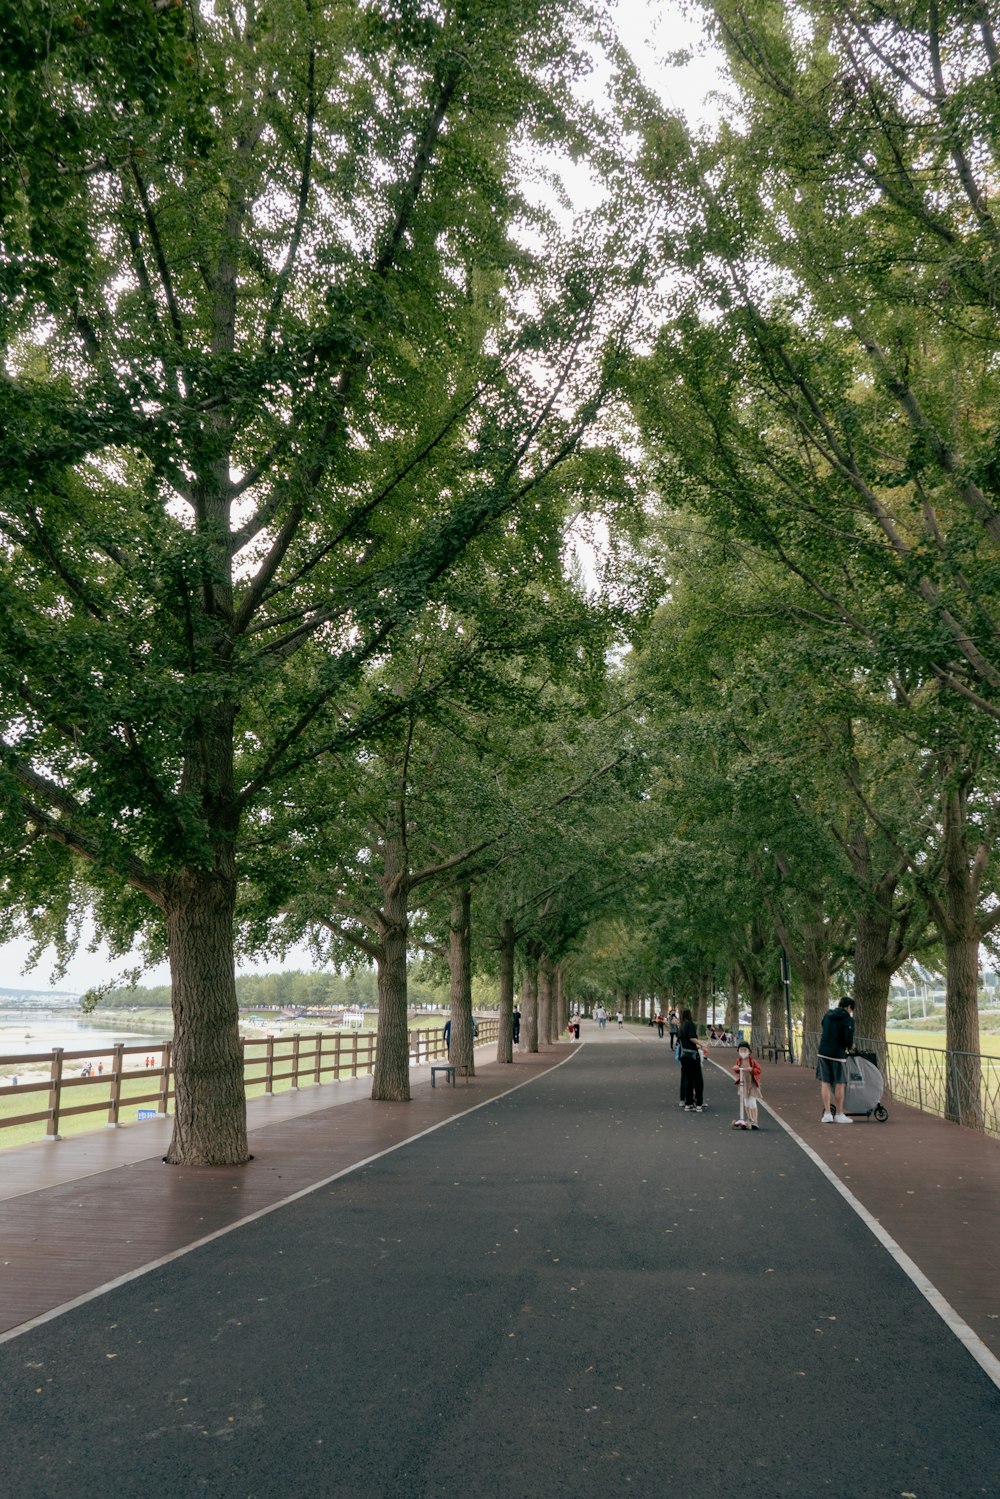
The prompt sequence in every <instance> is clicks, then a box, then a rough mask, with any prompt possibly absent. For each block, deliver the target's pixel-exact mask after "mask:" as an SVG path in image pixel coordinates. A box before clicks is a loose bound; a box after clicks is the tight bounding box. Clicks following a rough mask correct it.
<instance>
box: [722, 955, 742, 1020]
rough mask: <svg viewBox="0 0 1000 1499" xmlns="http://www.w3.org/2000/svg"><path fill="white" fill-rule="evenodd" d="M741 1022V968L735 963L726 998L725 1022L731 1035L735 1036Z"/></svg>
mask: <svg viewBox="0 0 1000 1499" xmlns="http://www.w3.org/2000/svg"><path fill="white" fill-rule="evenodd" d="M739 1023H740V970H739V969H738V968H737V966H736V964H735V963H734V964H733V965H732V967H731V968H730V970H729V992H728V996H727V998H726V1018H725V1021H724V1022H723V1024H724V1025H725V1027H726V1030H727V1031H728V1032H729V1033H730V1035H732V1036H735V1035H736V1030H737V1027H738V1026H739Z"/></svg>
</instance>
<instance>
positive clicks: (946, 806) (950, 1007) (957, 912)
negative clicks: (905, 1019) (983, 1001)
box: [940, 783, 985, 1129]
mask: <svg viewBox="0 0 1000 1499" xmlns="http://www.w3.org/2000/svg"><path fill="white" fill-rule="evenodd" d="M966 795H967V787H966V786H965V784H964V783H960V784H959V785H957V786H954V787H950V788H949V789H948V790H947V791H946V792H945V795H944V798H943V810H944V819H943V821H944V840H943V847H944V879H945V902H944V905H945V910H944V915H945V920H943V921H941V922H940V926H941V936H942V938H943V941H944V951H945V962H946V965H947V968H946V974H947V977H946V980H945V1006H946V1022H945V1024H946V1029H947V1037H946V1042H947V1058H948V1061H947V1067H948V1075H947V1086H946V1105H945V1113H946V1116H947V1117H948V1118H949V1119H954V1120H955V1122H956V1123H958V1124H964V1125H966V1126H968V1127H969V1128H970V1129H982V1128H983V1100H982V1063H981V1060H980V1050H981V1043H980V1039H979V943H980V928H979V919H978V913H977V905H978V898H979V884H980V879H981V869H982V867H984V865H985V859H984V858H983V857H982V855H983V851H982V849H980V850H979V852H978V853H977V855H976V857H975V858H974V859H971V860H970V857H969V851H968V846H967V842H966V837H967V832H968V808H967V801H966Z"/></svg>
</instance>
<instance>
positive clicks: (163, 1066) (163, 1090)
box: [156, 1041, 171, 1118]
mask: <svg viewBox="0 0 1000 1499" xmlns="http://www.w3.org/2000/svg"><path fill="white" fill-rule="evenodd" d="M170 1045H171V1043H170V1042H169V1041H165V1042H164V1043H163V1047H162V1055H161V1059H160V1096H159V1098H158V1099H157V1100H156V1112H157V1113H158V1114H159V1115H160V1117H161V1118H166V1114H167V1109H168V1107H169V1104H170Z"/></svg>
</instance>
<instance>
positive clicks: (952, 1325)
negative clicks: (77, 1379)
mask: <svg viewBox="0 0 1000 1499" xmlns="http://www.w3.org/2000/svg"><path fill="white" fill-rule="evenodd" d="M709 1060H710V1061H711V1062H712V1065H713V1066H714V1067H718V1069H719V1071H720V1072H723V1073H725V1075H726V1076H727V1077H728V1076H729V1073H728V1069H727V1068H725V1067H723V1066H722V1064H721V1063H720V1062H716V1061H715V1060H714V1059H713V1058H709ZM760 1101H761V1104H762V1105H763V1107H764V1109H765V1110H766V1111H767V1113H768V1114H770V1116H771V1118H772V1119H773V1120H774V1122H775V1123H776V1124H778V1125H780V1126H781V1128H782V1129H783V1130H784V1131H785V1134H786V1135H788V1136H789V1137H790V1139H792V1140H794V1141H795V1144H796V1145H797V1146H798V1147H799V1149H800V1150H801V1151H802V1152H803V1154H804V1155H807V1156H808V1157H809V1159H810V1160H811V1161H812V1163H813V1165H814V1166H816V1167H818V1168H819V1170H820V1171H821V1172H822V1173H823V1175H824V1176H825V1177H826V1179H827V1181H828V1182H829V1183H830V1184H831V1186H833V1187H834V1188H835V1189H836V1190H837V1191H838V1192H839V1193H840V1195H841V1197H843V1199H844V1201H845V1202H847V1203H848V1204H849V1205H850V1206H851V1207H852V1208H853V1209H854V1211H855V1212H856V1213H857V1215H858V1217H859V1218H860V1219H861V1221H862V1223H864V1224H865V1226H866V1228H868V1229H869V1231H870V1232H871V1233H872V1234H873V1235H874V1236H875V1238H876V1239H877V1240H878V1242H879V1243H880V1244H881V1245H882V1248H883V1249H885V1250H887V1251H888V1253H889V1254H890V1255H891V1256H892V1258H893V1259H894V1260H895V1261H896V1264H897V1265H898V1266H899V1268H900V1269H901V1270H902V1272H903V1274H904V1275H906V1276H907V1277H908V1278H909V1279H910V1280H911V1281H912V1282H913V1284H914V1285H915V1286H916V1288H917V1290H918V1291H919V1292H920V1294H921V1296H923V1297H924V1299H925V1300H926V1301H927V1302H929V1304H930V1305H931V1306H932V1307H933V1308H934V1310H935V1311H936V1312H937V1314H938V1316H939V1317H940V1318H941V1319H942V1321H943V1322H945V1323H946V1324H947V1326H948V1328H949V1329H950V1330H951V1332H953V1333H954V1335H955V1337H956V1338H958V1340H959V1342H960V1343H962V1344H964V1346H965V1348H966V1349H967V1350H968V1352H969V1353H971V1354H972V1357H973V1358H974V1359H975V1360H976V1363H977V1364H978V1365H979V1367H980V1368H981V1369H982V1370H983V1372H984V1374H986V1376H987V1377H988V1378H989V1379H991V1380H992V1381H993V1383H994V1384H995V1385H996V1387H997V1389H998V1390H1000V1359H998V1358H997V1357H996V1356H995V1354H993V1353H991V1351H990V1350H989V1348H987V1346H986V1344H985V1343H984V1342H983V1340H982V1338H980V1336H979V1335H978V1333H976V1332H974V1331H973V1329H972V1328H971V1327H970V1326H969V1324H968V1323H967V1322H966V1321H965V1319H964V1318H963V1317H960V1316H959V1314H958V1312H956V1310H955V1308H954V1307H953V1306H952V1305H951V1303H950V1302H949V1301H948V1300H946V1298H945V1297H944V1296H942V1295H941V1292H940V1291H939V1290H938V1289H937V1287H936V1286H935V1285H934V1284H933V1283H932V1282H931V1281H930V1280H928V1278H927V1276H926V1275H925V1274H924V1272H923V1271H922V1270H921V1268H920V1266H919V1265H917V1264H915V1263H914V1261H913V1260H911V1259H910V1256H909V1255H908V1254H907V1253H906V1251H905V1250H904V1249H902V1248H901V1247H900V1246H899V1245H898V1244H897V1243H896V1240H895V1239H894V1238H893V1237H892V1235H891V1234H890V1233H887V1232H886V1230H885V1229H884V1228H883V1227H882V1225H881V1223H880V1222H879V1221H878V1219H877V1218H874V1217H873V1216H872V1214H871V1213H870V1212H869V1211H868V1209H867V1208H866V1207H865V1205H864V1204H863V1203H862V1202H860V1201H859V1200H858V1198H857V1197H855V1195H854V1193H853V1192H852V1191H851V1189H850V1187H848V1186H845V1185H844V1183H843V1182H842V1181H841V1179H840V1177H839V1176H838V1175H837V1173H836V1172H835V1171H833V1170H832V1169H831V1168H830V1167H829V1166H828V1165H827V1163H826V1161H824V1160H823V1158H822V1156H819V1155H817V1154H816V1152H815V1150H813V1148H812V1146H811V1145H807V1144H806V1142H805V1140H803V1138H802V1136H801V1135H799V1134H796V1132H795V1130H794V1129H792V1126H791V1125H790V1124H788V1123H786V1121H785V1120H784V1119H782V1117H781V1115H780V1114H779V1113H777V1112H776V1111H775V1110H774V1109H772V1108H770V1107H768V1105H767V1103H765V1101H764V1099H763V1098H762V1099H761V1100H760ZM2 1341H3V1340H2V1338H0V1342H2Z"/></svg>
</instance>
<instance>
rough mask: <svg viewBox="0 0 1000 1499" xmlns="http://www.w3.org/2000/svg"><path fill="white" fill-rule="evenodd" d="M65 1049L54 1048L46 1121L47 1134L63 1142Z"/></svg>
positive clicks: (48, 1136)
mask: <svg viewBox="0 0 1000 1499" xmlns="http://www.w3.org/2000/svg"><path fill="white" fill-rule="evenodd" d="M62 1069H63V1048H62V1047H61V1046H53V1048H52V1068H51V1071H50V1073H49V1117H48V1119H47V1120H46V1121H45V1134H46V1136H47V1138H48V1139H50V1140H61V1139H62V1135H61V1134H60V1133H59V1104H60V1100H61V1098H62Z"/></svg>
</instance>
